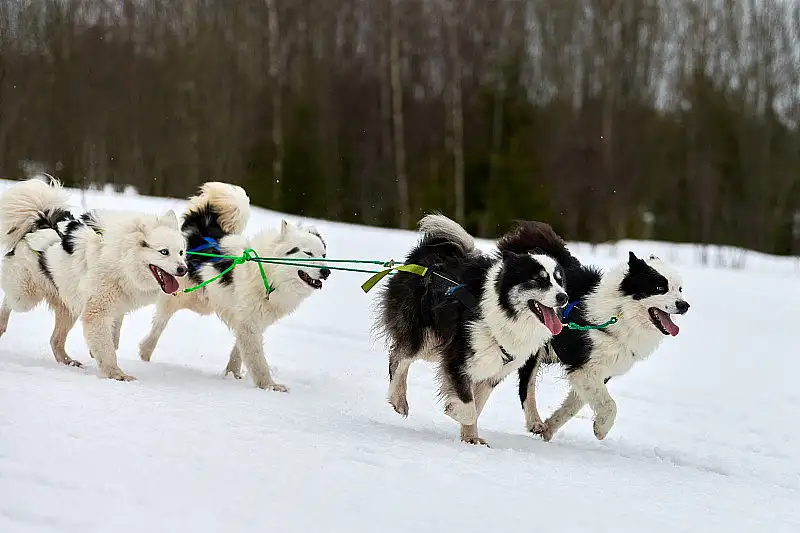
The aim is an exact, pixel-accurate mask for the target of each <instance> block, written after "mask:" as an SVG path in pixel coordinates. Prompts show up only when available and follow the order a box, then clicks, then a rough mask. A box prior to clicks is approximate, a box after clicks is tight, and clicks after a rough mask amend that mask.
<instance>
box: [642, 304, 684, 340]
mask: <svg viewBox="0 0 800 533" xmlns="http://www.w3.org/2000/svg"><path fill="white" fill-rule="evenodd" d="M647 313H648V314H649V315H650V322H652V323H653V325H654V326H655V327H656V328H657V329H658V331H660V332H661V333H663V334H664V335H672V336H673V337H674V336H675V335H677V334H678V331H680V328H679V327H678V325H677V324H676V323H675V322H673V321H672V318H671V317H670V316H669V313H667V312H665V311H662V310H661V309H659V308H657V307H651V308H650V309H648V310H647Z"/></svg>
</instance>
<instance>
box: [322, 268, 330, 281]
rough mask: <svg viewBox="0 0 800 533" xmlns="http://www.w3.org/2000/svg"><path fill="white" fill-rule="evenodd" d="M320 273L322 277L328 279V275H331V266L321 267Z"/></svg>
mask: <svg viewBox="0 0 800 533" xmlns="http://www.w3.org/2000/svg"><path fill="white" fill-rule="evenodd" d="M319 275H320V276H322V279H328V276H330V275H331V269H330V268H320V269H319Z"/></svg>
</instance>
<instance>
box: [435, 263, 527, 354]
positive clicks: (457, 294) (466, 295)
mask: <svg viewBox="0 0 800 533" xmlns="http://www.w3.org/2000/svg"><path fill="white" fill-rule="evenodd" d="M432 276H436V277H438V278H440V279H443V280H445V281H447V282H448V283H451V284H452V285H451V286H450V287H448V288H447V290H446V291H444V299H443V300H442V301H438V302H437V301H436V300H437V295H436V292H437V291H435V290H434V289H433V288H432V287H431V285H432V279H431V277H432ZM425 278H426V279H425V293H424V294H423V295H422V301H421V303H420V314H421V316H422V323H423V325H425V326H430V325H432V324H433V314H434V312H435V309H436V308H440V307H442V306H444V305H447V304H448V300H451V301H452V300H455V301H457V302H459V303H460V304H461V305H462V306H464V308H465V309H467V310H472V309H475V308H476V307H477V306H478V300H477V299H476V298H475V296H473V295H472V293H471V292H469V290H468V289H467V285H466V284H465V283H459V282H456V281H454V280H452V279H450V278H448V277H447V276H444V275H443V274H441V273H439V272H437V271H436V270H435V269H434V268H430V269H428V275H426V276H425ZM492 338H493V339H494V342H495V344H497V347H498V348H500V353H502V354H503V365H507V364H509V363H510V362H511V361H513V360H514V356H513V355H511V354H510V353H508V350H506V349H505V348H504V347H503V345H502V344H500V342H499V341H498V340H497V338H496V337H495V336H494V335H492Z"/></svg>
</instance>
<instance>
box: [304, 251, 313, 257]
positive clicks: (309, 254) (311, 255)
mask: <svg viewBox="0 0 800 533" xmlns="http://www.w3.org/2000/svg"><path fill="white" fill-rule="evenodd" d="M305 254H306V255H307V256H308V257H314V254H312V253H311V252H305Z"/></svg>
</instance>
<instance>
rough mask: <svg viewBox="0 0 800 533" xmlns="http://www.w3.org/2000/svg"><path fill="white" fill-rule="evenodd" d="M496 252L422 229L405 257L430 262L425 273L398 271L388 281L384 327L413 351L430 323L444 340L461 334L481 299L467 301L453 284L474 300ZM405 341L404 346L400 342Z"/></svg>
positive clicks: (479, 295)
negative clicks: (466, 245)
mask: <svg viewBox="0 0 800 533" xmlns="http://www.w3.org/2000/svg"><path fill="white" fill-rule="evenodd" d="M492 263H493V260H492V258H490V257H488V256H485V255H482V254H480V253H477V252H475V251H474V250H465V249H464V248H463V246H461V245H460V244H459V243H457V242H454V241H452V240H449V239H447V238H446V237H440V236H432V235H423V236H422V239H421V240H420V242H419V244H418V245H417V246H416V247H414V248H413V249H412V250H411V251H410V252H409V254H408V256H407V257H406V264H417V265H422V266H425V267H428V274H427V275H426V276H424V277H421V276H418V275H416V274H410V273H406V272H399V273H397V274H396V275H395V276H393V277H392V279H390V280H389V282H388V283H387V286H386V289H385V292H384V294H383V297H382V299H381V301H382V306H383V309H382V314H383V320H382V324H383V327H384V328H385V329H386V330H387V331H386V332H387V333H388V334H389V337H390V338H391V340H392V343H393V344H394V345H395V347H396V348H401V349H403V351H407V352H409V354H413V353H416V352H418V351H419V350H420V348H421V347H422V344H423V340H424V335H425V330H426V328H431V329H432V330H433V331H434V332H435V333H436V336H437V338H438V339H439V340H440V342H442V343H443V344H448V343H451V342H453V340H454V339H455V338H457V337H459V336H461V334H462V332H461V331H460V330H461V327H462V325H463V324H464V323H466V322H469V321H473V320H476V319H477V318H478V315H479V313H480V311H479V308H478V306H477V305H465V303H464V302H463V301H462V300H459V299H458V298H456V297H455V296H453V295H452V294H448V291H449V290H450V289H453V288H455V287H456V286H459V285H463V287H461V289H462V290H463V291H464V292H465V293H466V294H467V295H469V297H470V298H471V299H474V301H475V302H478V301H480V299H481V298H482V296H483V291H484V283H485V281H486V272H487V271H488V270H489V268H490V267H491V266H492ZM398 343H402V344H403V346H402V347H401V346H396V345H397V344H398Z"/></svg>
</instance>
